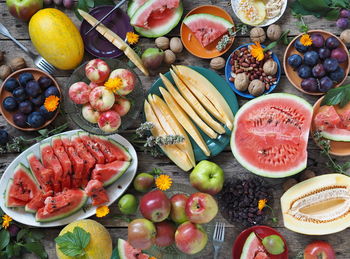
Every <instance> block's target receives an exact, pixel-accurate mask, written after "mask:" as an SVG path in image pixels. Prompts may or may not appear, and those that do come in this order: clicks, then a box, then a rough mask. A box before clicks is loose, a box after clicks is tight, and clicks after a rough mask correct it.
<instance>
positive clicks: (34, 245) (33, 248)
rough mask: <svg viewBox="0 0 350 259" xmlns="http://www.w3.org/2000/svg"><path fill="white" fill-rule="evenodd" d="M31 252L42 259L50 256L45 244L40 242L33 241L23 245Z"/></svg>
mask: <svg viewBox="0 0 350 259" xmlns="http://www.w3.org/2000/svg"><path fill="white" fill-rule="evenodd" d="M22 246H23V247H24V248H25V249H27V250H28V251H29V252H31V253H34V254H36V255H37V256H39V257H40V258H41V259H46V258H48V255H47V253H46V251H45V249H44V246H43V245H42V244H41V243H40V242H31V243H26V244H23V245H22Z"/></svg>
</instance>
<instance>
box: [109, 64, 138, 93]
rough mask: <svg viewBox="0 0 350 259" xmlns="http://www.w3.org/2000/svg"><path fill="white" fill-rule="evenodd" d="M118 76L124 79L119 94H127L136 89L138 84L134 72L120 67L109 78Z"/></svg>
mask: <svg viewBox="0 0 350 259" xmlns="http://www.w3.org/2000/svg"><path fill="white" fill-rule="evenodd" d="M116 77H120V79H122V81H123V85H122V87H121V88H120V89H118V94H119V95H127V94H129V93H131V92H132V91H133V90H134V88H135V84H136V77H135V75H134V73H133V72H131V71H130V70H127V69H124V68H118V69H116V70H113V71H112V73H111V74H110V76H109V78H116Z"/></svg>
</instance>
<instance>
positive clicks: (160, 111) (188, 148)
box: [148, 94, 196, 166]
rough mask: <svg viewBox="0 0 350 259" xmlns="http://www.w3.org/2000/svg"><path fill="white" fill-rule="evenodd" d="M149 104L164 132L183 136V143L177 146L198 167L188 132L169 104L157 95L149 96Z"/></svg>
mask: <svg viewBox="0 0 350 259" xmlns="http://www.w3.org/2000/svg"><path fill="white" fill-rule="evenodd" d="M148 102H149V103H150V105H151V106H152V109H153V111H154V113H155V114H156V116H157V118H158V121H159V123H160V125H161V126H162V128H163V129H164V131H165V132H166V133H167V134H168V135H182V136H183V137H184V138H185V139H184V141H183V142H182V143H179V144H176V146H177V147H178V148H179V149H181V150H182V151H183V152H185V153H186V155H187V156H188V158H189V160H190V162H191V164H192V165H193V166H195V165H196V160H195V158H194V153H193V148H192V144H191V141H190V138H189V137H188V135H187V133H186V131H185V130H184V128H183V127H182V126H181V124H180V123H179V122H178V121H177V120H176V118H175V117H174V115H173V114H172V113H171V111H170V110H169V107H168V106H167V104H166V103H165V102H164V101H163V100H162V99H161V98H160V97H159V96H157V95H155V94H154V95H152V96H151V95H148Z"/></svg>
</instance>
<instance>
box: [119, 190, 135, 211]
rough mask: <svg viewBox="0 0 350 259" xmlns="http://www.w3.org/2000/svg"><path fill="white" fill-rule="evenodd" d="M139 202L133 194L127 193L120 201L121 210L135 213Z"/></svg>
mask: <svg viewBox="0 0 350 259" xmlns="http://www.w3.org/2000/svg"><path fill="white" fill-rule="evenodd" d="M138 204H139V201H138V199H137V198H136V197H135V196H134V195H132V194H125V195H123V196H122V197H121V198H120V200H119V201H118V207H119V210H120V211H121V212H122V213H123V214H135V212H136V210H137V206H138Z"/></svg>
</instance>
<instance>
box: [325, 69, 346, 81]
mask: <svg viewBox="0 0 350 259" xmlns="http://www.w3.org/2000/svg"><path fill="white" fill-rule="evenodd" d="M329 77H330V79H332V80H333V81H334V82H337V83H340V82H341V81H343V79H344V77H345V71H344V69H343V68H341V67H338V68H337V69H336V70H335V71H334V72H331V73H329Z"/></svg>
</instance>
